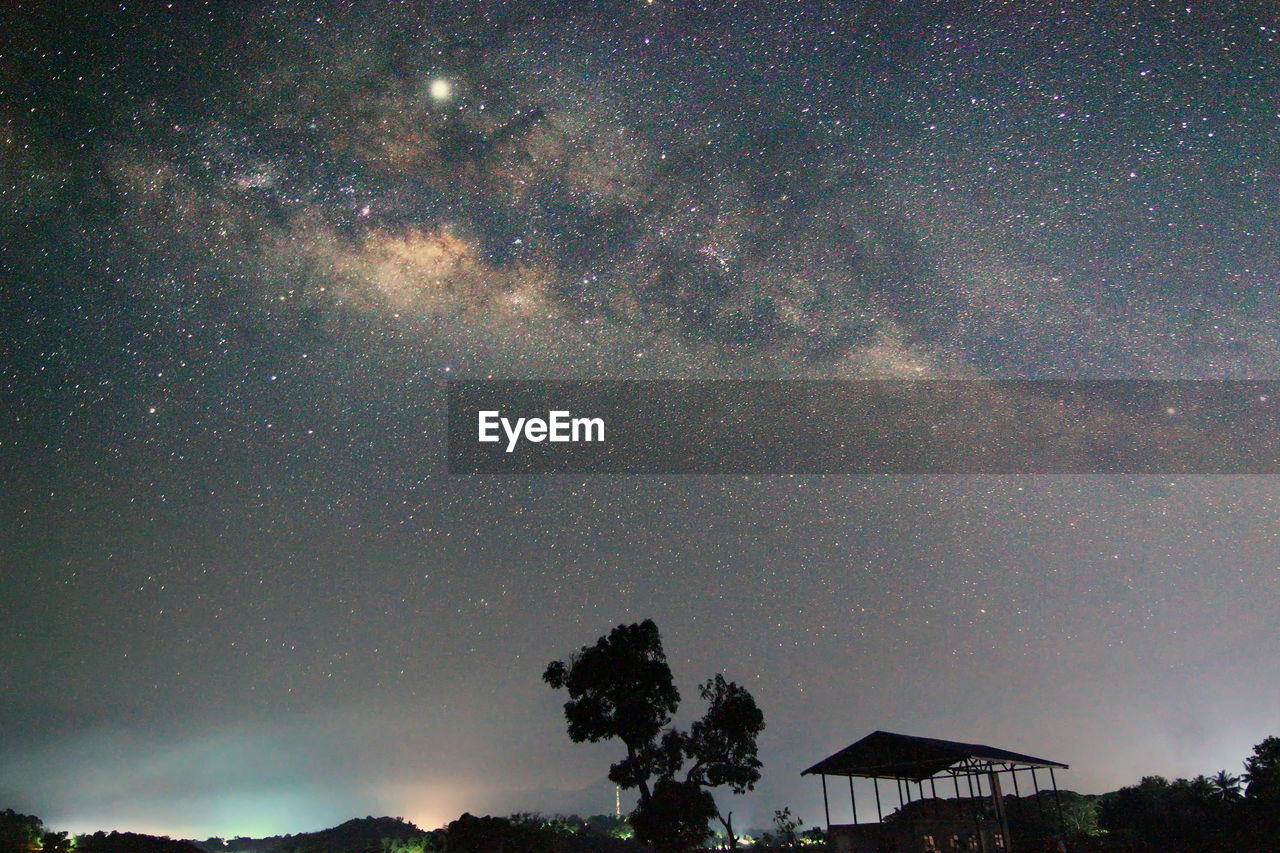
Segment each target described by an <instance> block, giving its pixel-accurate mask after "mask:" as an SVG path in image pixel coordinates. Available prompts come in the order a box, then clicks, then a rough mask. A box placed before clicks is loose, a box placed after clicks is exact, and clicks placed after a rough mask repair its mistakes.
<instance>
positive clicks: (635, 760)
mask: <svg viewBox="0 0 1280 853" xmlns="http://www.w3.org/2000/svg"><path fill="white" fill-rule="evenodd" d="M542 677H543V680H545V681H546V682H547V684H549V685H551V686H552V687H553V688H555V689H557V690H560V689H563V690H566V691H567V692H568V694H569V701H568V702H566V703H565V705H564V715H565V721H566V722H567V724H568V732H569V737H570V739H571V740H573V741H574V742H575V743H582V742H584V741H590V742H597V741H601V740H613V739H616V740H620V741H622V743H623V745H624V746H625V747H626V750H627V754H626V755H625V756H624V757H623V758H622V759H621V760H620V761H618V762H616V763H614V764H613V765H611V766H610V768H609V778H610V779H611V780H612V781H613V782H615V783H616V784H618V785H620V786H621V787H622V788H625V789H631V788H635V789H638V791H639V795H640V797H639V803H638V805H637V806H636V810H635V811H634V812H633V813H632V815H631V824H632V827H633V828H634V829H635V831H636V837H637V838H639V839H640V840H642V841H645V842H647V843H650V844H653V845H654V846H655V847H658V848H659V849H662V850H683V849H688V848H689V847H692V846H694V845H696V844H699V843H701V842H703V841H705V840H706V838H707V837H708V836H709V835H710V831H709V829H708V824H709V822H710V821H711V819H712V818H719V819H720V820H721V822H722V823H723V824H724V825H725V829H726V830H730V823H729V819H728V818H727V817H726V816H723V815H721V813H720V811H719V809H718V807H717V806H716V802H715V798H714V797H713V796H712V795H711V793H710V792H709V791H708V790H707V789H708V788H715V787H720V786H724V787H727V788H729V789H730V790H731V791H733V792H734V793H735V794H741V793H744V792H746V791H749V790H751V789H752V788H753V787H754V786H755V783H756V782H757V781H759V779H760V767H761V764H760V759H759V758H758V756H757V750H756V738H757V737H758V736H759V734H760V732H761V731H763V730H764V714H763V713H762V712H761V711H760V709H759V708H758V707H757V706H756V702H755V699H754V697H752V695H751V693H750V692H749V691H748V690H747V689H746V688H745V687H742V686H740V685H738V684H736V683H734V682H732V681H728V680H726V679H725V677H724V676H723V675H719V674H717V675H716V676H714V677H713V678H711V679H709V680H708V681H706V682H705V683H703V684H701V685H699V688H698V689H699V694H700V695H701V697H702V699H703V700H704V701H706V702H707V710H706V712H705V713H704V714H703V716H702V717H701V719H699V720H697V721H696V722H694V723H693V725H692V726H690V728H689V730H688V731H681V730H679V729H677V728H675V727H674V726H672V725H671V717H672V715H673V714H674V713H675V712H676V710H677V708H678V707H679V704H680V693H679V691H678V690H677V689H676V686H675V683H674V680H673V678H672V675H671V668H670V667H669V666H668V665H667V658H666V653H665V651H664V650H663V648H662V638H661V636H660V634H659V632H658V626H657V625H655V624H654V622H653V621H652V620H650V619H646V620H645V621H643V622H640V623H636V624H632V625H619V626H617V627H616V628H614V629H613V630H612V631H610V632H609V633H608V634H607V635H605V636H603V637H601V638H600V639H598V640H597V641H596V643H595V644H594V645H591V646H583V647H582V648H581V649H579V650H578V651H577V652H575V653H574V654H573V655H571V656H570V658H569V660H568V661H552V662H551V663H550V664H549V665H548V666H547V669H546V671H545V672H544V673H543V676H542ZM681 774H683V778H680V776H681ZM730 832H731V830H730Z"/></svg>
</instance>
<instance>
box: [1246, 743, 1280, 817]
mask: <svg viewBox="0 0 1280 853" xmlns="http://www.w3.org/2000/svg"><path fill="white" fill-rule="evenodd" d="M1242 778H1243V779H1244V780H1245V781H1246V782H1247V783H1248V786H1247V787H1246V788H1245V796H1246V797H1248V798H1249V799H1251V800H1268V801H1273V802H1275V803H1277V804H1278V805H1280V737H1275V736H1274V735H1273V736H1271V737H1269V738H1267V739H1265V740H1264V741H1263V742H1262V743H1260V744H1258V745H1257V746H1255V747H1254V748H1253V755H1250V756H1249V757H1248V758H1246V759H1245V760H1244V776H1243V777H1242Z"/></svg>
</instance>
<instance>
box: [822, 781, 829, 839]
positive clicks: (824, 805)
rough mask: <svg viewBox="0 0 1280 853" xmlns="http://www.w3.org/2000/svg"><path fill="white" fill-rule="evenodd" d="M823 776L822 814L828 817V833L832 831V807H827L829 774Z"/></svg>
mask: <svg viewBox="0 0 1280 853" xmlns="http://www.w3.org/2000/svg"><path fill="white" fill-rule="evenodd" d="M821 775H822V813H823V814H824V815H826V817H827V831H828V832H830V831H831V807H830V806H828V805H827V774H826V773H823V774H821Z"/></svg>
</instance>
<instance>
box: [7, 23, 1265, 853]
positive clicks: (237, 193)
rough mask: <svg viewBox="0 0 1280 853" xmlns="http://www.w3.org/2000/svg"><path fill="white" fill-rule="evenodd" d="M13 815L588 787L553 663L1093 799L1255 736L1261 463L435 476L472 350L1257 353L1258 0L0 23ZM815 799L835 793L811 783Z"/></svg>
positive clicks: (218, 826) (618, 360)
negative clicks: (642, 662)
mask: <svg viewBox="0 0 1280 853" xmlns="http://www.w3.org/2000/svg"><path fill="white" fill-rule="evenodd" d="M0 30H2V31H3V32H5V34H6V35H5V39H4V44H3V46H0V202H2V203H0V285H2V293H3V296H2V301H0V309H2V310H0V331H2V335H0V353H2V358H0V397H2V398H3V408H2V409H0V411H2V412H3V415H2V416H0V417H2V419H0V466H2V467H0V471H2V472H3V487H2V488H0V567H2V570H0V602H2V603H3V617H2V618H0V691H2V693H3V696H4V697H5V698H4V701H3V702H0V729H2V730H3V732H4V737H3V738H2V739H0V807H13V808H16V809H19V810H21V811H26V812H34V813H36V814H39V815H40V816H41V817H42V818H44V820H45V821H46V823H48V824H50V825H53V826H55V827H57V828H64V829H72V830H75V831H84V830H93V829H99V828H107V829H109V828H120V829H132V830H135V831H144V832H157V833H166V834H170V835H175V836H195V837H204V836H207V835H212V834H221V835H228V836H230V835H237V834H246V835H252V834H270V833H280V832H297V831H304V830H313V829H318V828H321V827H324V826H329V825H334V824H336V823H338V822H340V821H342V820H345V819H347V818H349V817H351V816H354V815H364V814H392V815H404V816H405V817H407V818H409V819H412V820H414V821H416V822H418V823H420V824H421V825H423V826H436V825H440V824H441V823H443V822H446V821H448V820H450V819H452V818H453V817H456V816H457V815H458V814H459V813H461V812H462V811H464V810H468V811H471V812H473V813H477V814H483V813H507V812H511V811H516V810H534V809H537V810H542V811H547V812H554V811H562V812H569V811H578V812H582V813H584V814H586V813H598V812H606V811H611V810H612V808H613V802H614V791H613V788H612V786H611V785H610V784H609V783H608V782H607V780H606V778H605V773H606V770H607V765H608V763H609V762H610V761H611V760H614V757H615V756H616V748H614V747H612V746H610V745H607V744H605V745H597V746H586V745H574V744H571V743H570V742H569V740H568V738H567V736H566V735H565V733H564V727H563V720H562V717H561V712H560V704H561V702H563V698H564V697H563V696H562V695H558V694H556V693H554V692H553V691H551V690H550V689H548V688H547V687H546V686H545V685H544V684H542V683H541V681H540V675H541V673H542V670H543V668H544V667H545V665H546V663H547V662H548V661H550V660H552V659H554V658H563V657H564V656H565V655H566V654H568V653H569V652H571V651H572V650H573V649H575V648H577V647H578V646H581V645H583V644H585V643H588V642H592V641H594V639H595V638H596V637H597V636H599V635H601V634H603V633H605V632H607V631H608V629H609V628H610V627H612V626H613V625H616V624H618V623H620V622H630V621H638V620H640V619H643V618H653V619H654V620H655V621H656V622H657V623H658V625H659V627H660V628H661V629H662V631H663V637H664V640H665V644H666V648H667V652H668V656H669V658H670V660H671V662H672V666H673V669H674V671H675V674H676V677H677V681H678V683H679V685H680V687H681V689H682V692H683V694H684V696H685V697H686V705H685V708H684V709H682V717H681V719H682V720H684V719H686V718H692V716H693V715H695V714H696V713H697V701H696V691H695V689H694V686H695V684H696V683H697V682H698V681H700V680H702V679H705V678H707V677H709V676H710V675H712V674H714V673H715V672H724V673H725V674H726V675H727V677H729V678H731V679H734V680H737V681H739V682H742V683H744V684H746V685H747V686H748V687H749V688H750V689H751V690H752V692H753V693H754V694H755V696H756V699H757V701H758V702H759V704H760V706H761V707H762V709H763V710H764V713H765V718H766V721H767V725H768V728H767V729H766V731H765V732H764V734H763V736H762V740H761V757H762V759H763V760H764V763H765V768H764V777H763V779H762V780H761V783H760V785H759V786H758V787H757V790H756V791H755V792H754V793H753V794H750V795H748V796H746V797H743V798H738V799H737V801H736V802H728V801H727V800H726V802H725V805H726V806H727V807H729V808H732V809H733V810H734V812H735V823H736V824H737V825H762V824H765V823H767V821H768V818H769V815H771V813H772V811H773V810H774V809H776V808H781V807H782V806H784V805H788V806H791V807H792V808H793V810H796V811H797V812H798V813H799V814H800V815H801V816H802V817H803V818H804V819H805V820H806V822H807V823H808V824H814V823H818V822H819V821H820V820H821V816H822V812H821V794H820V788H819V786H818V784H817V782H816V781H815V780H812V779H807V778H806V779H801V778H800V777H799V771H800V770H801V769H803V768H804V767H806V766H808V765H810V764H812V763H813V762H815V761H817V760H818V759H820V758H822V757H824V756H825V755H827V754H829V753H830V752H833V751H835V750H836V749H838V748H841V747H843V746H845V745H847V744H848V743H850V742H852V741H853V740H856V739H857V738H859V737H861V736H863V735H864V734H866V733H868V732H870V731H871V730H874V729H886V730H891V731H902V732H907V733H913V734H921V735H926V736H934V737H944V738H953V739H958V740H966V741H978V742H989V743H992V744H994V745H997V746H1002V747H1007V748H1011V749H1015V750H1018V751H1023V752H1029V753H1032V754H1037V755H1043V756H1045V757H1048V758H1052V759H1055V760H1060V761H1064V762H1067V763H1069V764H1071V765H1072V770H1071V771H1069V772H1067V773H1064V774H1062V775H1061V776H1060V779H1059V781H1060V782H1061V783H1062V784H1063V785H1064V786H1065V787H1070V788H1073V789H1076V790H1081V791H1085V792H1101V791H1104V790H1110V789H1112V788H1115V787H1118V786H1120V785H1122V784H1128V783H1131V782H1134V781H1136V780H1137V779H1138V778H1139V777H1140V776H1142V775H1146V774H1149V773H1162V774H1164V775H1167V776H1171V777H1172V776H1178V775H1184V776H1189V775H1193V774H1195V773H1199V772H1205V773H1212V772H1214V771H1216V770H1218V769H1219V768H1223V767H1226V768H1229V769H1232V770H1234V771H1238V769H1239V763H1240V761H1241V760H1242V759H1243V757H1244V756H1245V755H1246V754H1247V753H1248V752H1249V749H1250V747H1251V746H1252V744H1254V743H1257V742H1258V741H1260V740H1261V739H1262V738H1263V737H1264V736H1266V735H1269V734H1277V733H1280V719H1278V718H1277V716H1276V708H1277V707H1280V672H1277V670H1276V668H1275V666H1274V661H1275V660H1276V659H1278V657H1280V640H1277V638H1276V634H1275V631H1274V615H1275V613H1276V612H1277V607H1278V605H1280V565H1278V564H1277V557H1276V555H1277V553H1280V549H1278V548H1277V545H1280V542H1278V541H1277V540H1278V539H1280V484H1277V483H1276V481H1275V479H1274V478H1271V477H1261V476H1254V477H1249V476H1242V477H1208V476H1204V477H1159V476H1141V477H1137V476H1109V477H1108V476H1023V477H1011V476H1005V477H999V476H966V477H958V476H945V477H944V476H935V477H904V476H883V477H852V476H824V477H797V476H762V477H741V476H735V477H728V476H723V477H699V476H684V477H654V476H632V477H622V476H574V477H569V476H542V477H483V476H472V477H461V476H451V475H449V474H448V473H447V471H446V468H445V455H444V436H445V421H444V414H445V412H444V401H445V389H446V382H447V380H449V379H451V378H468V379H476V378H488V377H493V378H590V377H599V378H610V379H618V378H670V379H713V378H771V379H789V378H806V379H814V378H841V379H853V378H902V379H910V378H973V377H984V378H985V377H991V378H1143V379H1152V378H1182V379H1207V378H1238V379H1245V378H1251V379H1268V378H1280V338H1278V337H1277V331H1278V329H1277V322H1278V320H1277V317H1280V304H1277V303H1280V289H1278V288H1277V284H1280V251H1278V249H1280V245H1278V240H1277V236H1276V222H1277V216H1278V214H1280V165H1278V164H1280V50H1278V42H1277V39H1278V37H1280V13H1277V11H1276V8H1275V6H1274V4H1270V3H1261V2H1258V3H1232V4H1227V3H1208V4H1200V3H1188V2H1186V0H1184V2H1179V3H1165V2H1158V0H1153V2H1146V3H1126V2H1116V3H1100V2H1088V0H1086V2H1080V3H1053V4H1050V3H1044V2H1038V0H1032V2H1019V3H1005V2H972V3H944V2H924V1H923V0H922V2H915V3H907V2H891V0H871V2H843V3H818V2H815V3H798V2H779V3H773V4H755V3H750V4H749V3H714V4H689V3H683V2H675V0H652V1H651V2H648V0H627V2H613V0H605V1H604V2H600V3H593V4H589V5H588V4H571V3H553V2H541V3H539V2H512V3H502V4H499V3H482V2H476V0H472V2H453V3H443V2H389V0H377V1H376V2H369V3H337V2H323V3H313V2H266V3H238V2H226V3H193V2H180V0H175V2H173V3H148V2H136V3H135V2H129V1H128V0H126V2H122V3H113V4H102V5H100V7H99V8H97V9H92V10H87V11H84V12H83V13H80V12H76V13H67V12H64V11H55V7H54V6H53V4H47V5H46V4H40V3H33V4H22V7H21V8H19V6H18V5H17V4H11V5H9V6H7V7H6V8H5V9H4V11H3V12H0ZM833 818H834V819H837V820H840V819H842V815H841V814H839V813H833Z"/></svg>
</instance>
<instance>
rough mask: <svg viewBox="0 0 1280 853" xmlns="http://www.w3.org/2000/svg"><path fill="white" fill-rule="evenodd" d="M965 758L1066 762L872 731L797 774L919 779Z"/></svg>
mask: <svg viewBox="0 0 1280 853" xmlns="http://www.w3.org/2000/svg"><path fill="white" fill-rule="evenodd" d="M966 759H975V760H977V761H986V762H991V763H993V764H1008V765H1012V766H1015V767H1016V766H1021V767H1056V768H1058V769H1061V770H1065V769H1067V765H1065V764H1063V763H1062V762H1060V761H1050V760H1048V759H1047V758H1036V757H1035V756H1032V755H1023V754H1022V753H1019V752H1010V751H1009V750H1007V749H997V748H995V747H994V746H984V745H983V744H980V743H960V742H958V741H953V740H938V739H937V738H931V737H916V736H914V735H900V734H894V733H893V732H872V733H871V734H869V735H867V736H866V737H864V738H863V739H862V740H860V741H858V742H857V743H853V744H850V745H849V746H846V747H845V748H844V749H842V750H840V751H839V752H837V753H835V754H834V755H829V756H827V757H826V758H824V759H822V760H821V761H819V762H818V763H817V764H815V765H813V766H812V767H810V768H809V769H808V770H805V771H804V772H803V773H801V774H800V775H802V776H804V775H808V774H822V775H826V776H865V777H867V778H880V779H912V780H915V781H919V780H921V779H928V778H929V777H930V776H933V775H936V774H938V773H941V772H943V771H944V770H947V769H948V768H950V767H952V766H954V765H956V764H958V763H960V762H962V761H965V760H966Z"/></svg>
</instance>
